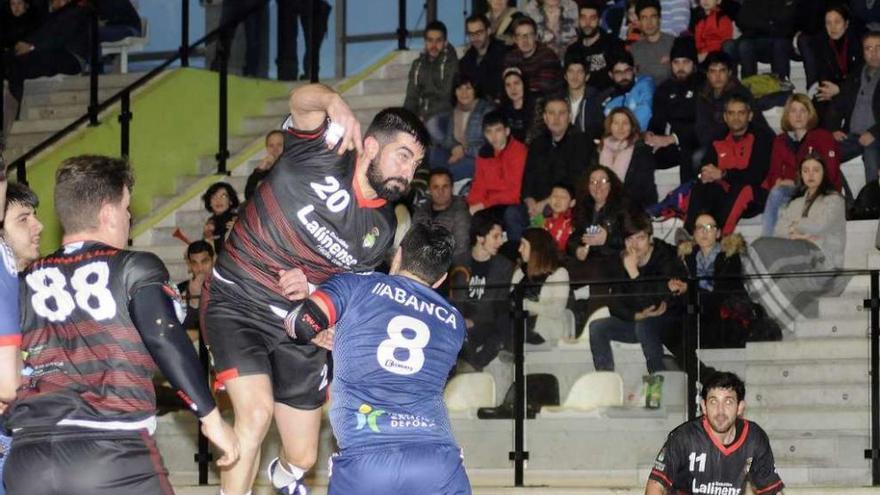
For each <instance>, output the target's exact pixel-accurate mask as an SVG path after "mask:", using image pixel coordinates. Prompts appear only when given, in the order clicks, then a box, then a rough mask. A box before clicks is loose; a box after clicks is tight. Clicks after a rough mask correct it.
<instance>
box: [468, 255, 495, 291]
mask: <svg viewBox="0 0 880 495" xmlns="http://www.w3.org/2000/svg"><path fill="white" fill-rule="evenodd" d="M491 268H492V259H491V258H490V259H488V260H486V261H474V262H473V264H472V265H471V278H470V279H469V280H468V298H469V299H471V300H474V301H479V300H480V299H482V298H483V295H484V294H485V293H486V279H488V278H489V270H490V269H491Z"/></svg>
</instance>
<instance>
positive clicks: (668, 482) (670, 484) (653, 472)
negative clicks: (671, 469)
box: [651, 468, 672, 486]
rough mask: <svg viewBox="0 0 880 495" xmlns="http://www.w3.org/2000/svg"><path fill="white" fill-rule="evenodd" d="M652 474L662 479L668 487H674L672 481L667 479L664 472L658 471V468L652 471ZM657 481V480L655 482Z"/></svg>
mask: <svg viewBox="0 0 880 495" xmlns="http://www.w3.org/2000/svg"><path fill="white" fill-rule="evenodd" d="M651 474H652V475H653V476H657V477H658V478H662V481H663V482H664V483H666V485H667V486H672V481H670V479H669V478H667V477H666V475H665V474H664V473H663V472H662V471H658V470H657V469H656V468H653V469H651ZM655 481H656V480H655Z"/></svg>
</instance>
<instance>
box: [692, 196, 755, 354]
mask: <svg viewBox="0 0 880 495" xmlns="http://www.w3.org/2000/svg"><path fill="white" fill-rule="evenodd" d="M691 235H692V236H693V240H686V241H683V242H682V243H680V244H679V245H678V256H679V258H681V261H682V263H683V264H684V266H685V269H686V270H687V273H688V276H689V277H694V278H699V280H698V281H697V290H698V291H699V293H700V295H699V300H700V334H699V347H700V348H701V349H720V348H731V347H744V346H745V341H746V332H747V330H748V329H747V328H743V327H742V326H741V324H740V323H739V322H737V321H734V320H735V319H736V315H732V314H729V312H730V311H731V310H732V309H734V310H735V309H737V304H738V303H746V304H749V302H750V301H748V294H746V289H745V287H744V286H743V280H742V274H743V267H742V259H740V255H742V254H743V253H744V252H745V241H744V240H743V238H742V236H741V235H739V234H731V235H728V236H725V237H724V238H723V239H722V238H721V229H720V228H719V227H718V222H716V221H715V218H713V217H712V215H710V214H708V213H703V214H700V215H697V220H696V223H694V231H693V232H691ZM748 309H749V310H751V307H750V306H749V308H748Z"/></svg>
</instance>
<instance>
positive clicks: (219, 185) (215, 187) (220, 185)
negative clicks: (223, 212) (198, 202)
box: [202, 182, 239, 215]
mask: <svg viewBox="0 0 880 495" xmlns="http://www.w3.org/2000/svg"><path fill="white" fill-rule="evenodd" d="M221 189H223V190H224V191H226V195H227V196H229V210H230V211H233V210H235V209H236V208H238V204H239V201H238V192H236V190H235V188H234V187H232V185H231V184H229V183H228V182H215V183H213V184H211V186H210V187H209V188H208V190H207V191H205V194H202V201H203V202H204V203H205V209H206V210H208V213H210V214H212V215H213V214H214V211H213V210H211V198H212V197H213V196H214V195H215V194H217V191H219V190H221Z"/></svg>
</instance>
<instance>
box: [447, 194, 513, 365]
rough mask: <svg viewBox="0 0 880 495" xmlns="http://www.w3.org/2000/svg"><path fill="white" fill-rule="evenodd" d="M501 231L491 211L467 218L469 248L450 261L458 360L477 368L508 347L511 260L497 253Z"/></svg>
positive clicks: (509, 344)
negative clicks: (461, 336)
mask: <svg viewBox="0 0 880 495" xmlns="http://www.w3.org/2000/svg"><path fill="white" fill-rule="evenodd" d="M503 243H504V231H503V230H502V229H501V224H500V223H498V221H497V220H496V219H495V217H494V216H493V215H492V214H491V212H488V211H485V212H480V213H477V214H476V215H474V217H473V219H472V220H471V229H470V243H469V247H470V250H469V252H467V253H466V254H465V255H464V256H463V257H462V258H459V259H458V260H456V261H454V262H453V268H452V270H450V272H449V273H450V274H449V288H450V297H449V300H450V302H452V304H454V305H455V307H456V309H458V310H459V311H460V312H461V314H462V316H463V317H464V319H465V325H466V327H467V331H468V333H467V337H466V340H465V344H464V346H463V347H462V350H461V356H462V359H464V361H465V362H467V363H468V364H470V365H471V366H473V367H474V368H475V369H477V370H478V371H480V370H482V369H483V368H485V367H486V366H487V365H488V364H489V363H490V362H492V360H493V359H495V357H496V356H498V352H499V351H501V350H502V349H505V348H507V349H508V350H509V349H510V348H511V342H510V337H511V332H510V316H509V313H510V310H509V297H510V296H509V289H508V285H507V284H509V283H510V280H511V276H512V275H513V268H514V265H513V262H511V261H510V260H509V259H508V258H507V257H506V256H503V255H500V254H498V249H499V248H500V247H501V244H503Z"/></svg>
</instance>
